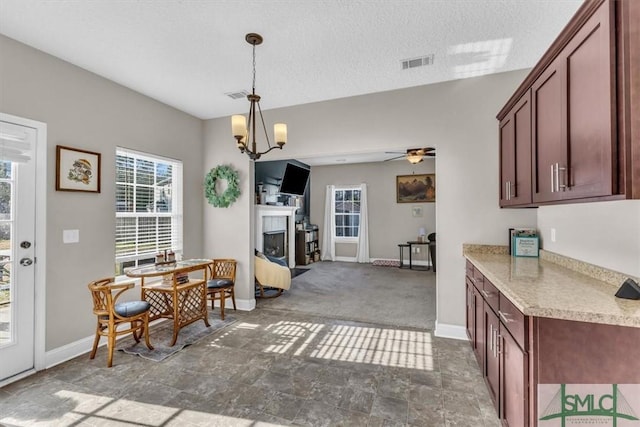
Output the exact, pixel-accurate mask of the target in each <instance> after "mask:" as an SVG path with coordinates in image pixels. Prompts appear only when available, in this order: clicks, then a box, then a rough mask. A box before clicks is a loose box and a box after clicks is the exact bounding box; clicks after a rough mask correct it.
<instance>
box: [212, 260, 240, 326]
mask: <svg viewBox="0 0 640 427" xmlns="http://www.w3.org/2000/svg"><path fill="white" fill-rule="evenodd" d="M236 265H237V261H236V260H235V259H213V260H211V264H209V280H208V281H207V298H208V299H210V300H211V310H213V309H214V304H215V301H220V318H221V319H222V320H224V305H225V304H224V303H225V300H226V299H227V298H231V302H233V309H234V310H235V309H236V294H235V291H234V288H235V284H236Z"/></svg>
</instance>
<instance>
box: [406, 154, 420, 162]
mask: <svg viewBox="0 0 640 427" xmlns="http://www.w3.org/2000/svg"><path fill="white" fill-rule="evenodd" d="M407 160H409V163H411V164H412V165H415V164H418V163H420V162H421V161H422V156H421V155H420V154H417V153H407Z"/></svg>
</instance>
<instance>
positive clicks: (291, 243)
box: [251, 205, 298, 310]
mask: <svg viewBox="0 0 640 427" xmlns="http://www.w3.org/2000/svg"><path fill="white" fill-rule="evenodd" d="M297 210H298V208H296V207H295V206H272V205H254V211H255V245H256V249H258V250H259V251H262V244H263V235H262V228H263V226H264V221H263V219H264V217H265V216H284V217H287V242H288V244H287V251H288V254H287V255H288V261H289V268H294V267H295V266H296V211H297ZM254 304H255V301H254ZM254 306H255V305H254ZM251 310H253V308H252V309H251Z"/></svg>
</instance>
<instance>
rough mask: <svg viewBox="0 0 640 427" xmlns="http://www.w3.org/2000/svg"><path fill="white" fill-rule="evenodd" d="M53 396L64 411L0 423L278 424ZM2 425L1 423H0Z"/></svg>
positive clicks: (78, 396) (61, 392) (63, 394)
mask: <svg viewBox="0 0 640 427" xmlns="http://www.w3.org/2000/svg"><path fill="white" fill-rule="evenodd" d="M53 396H55V397H56V398H58V399H60V402H61V406H62V407H67V408H68V409H67V410H66V411H65V413H64V414H56V415H53V414H52V416H53V418H50V419H44V418H42V417H39V416H37V415H34V414H32V413H29V411H28V409H27V408H26V407H25V413H24V414H23V413H19V414H12V415H10V416H6V417H2V418H0V423H4V424H6V425H11V426H34V425H35V426H39V425H42V426H46V425H51V424H50V423H51V421H53V420H55V425H56V426H59V427H67V426H68V427H71V426H76V425H85V424H87V425H111V424H114V425H122V426H125V425H131V426H143V427H162V426H166V425H168V424H171V423H177V424H176V425H181V424H184V425H192V424H191V423H193V424H194V425H196V424H197V425H233V426H247V427H249V426H256V425H260V426H264V427H277V426H279V424H271V423H268V422H256V421H255V420H251V419H244V418H236V417H232V416H226V415H220V414H216V413H209V412H202V411H194V410H187V409H182V408H172V407H168V406H163V405H154V404H149V403H142V402H137V401H135V400H128V399H114V398H111V397H105V396H100V395H95V394H89V393H80V392H75V391H70V390H59V391H57V392H55V393H53ZM0 425H1V424H0Z"/></svg>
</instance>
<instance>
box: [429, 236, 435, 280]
mask: <svg viewBox="0 0 640 427" xmlns="http://www.w3.org/2000/svg"><path fill="white" fill-rule="evenodd" d="M427 239H429V256H430V257H431V266H432V267H433V272H434V273H435V272H436V233H431V234H429V235H428V236H427Z"/></svg>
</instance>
